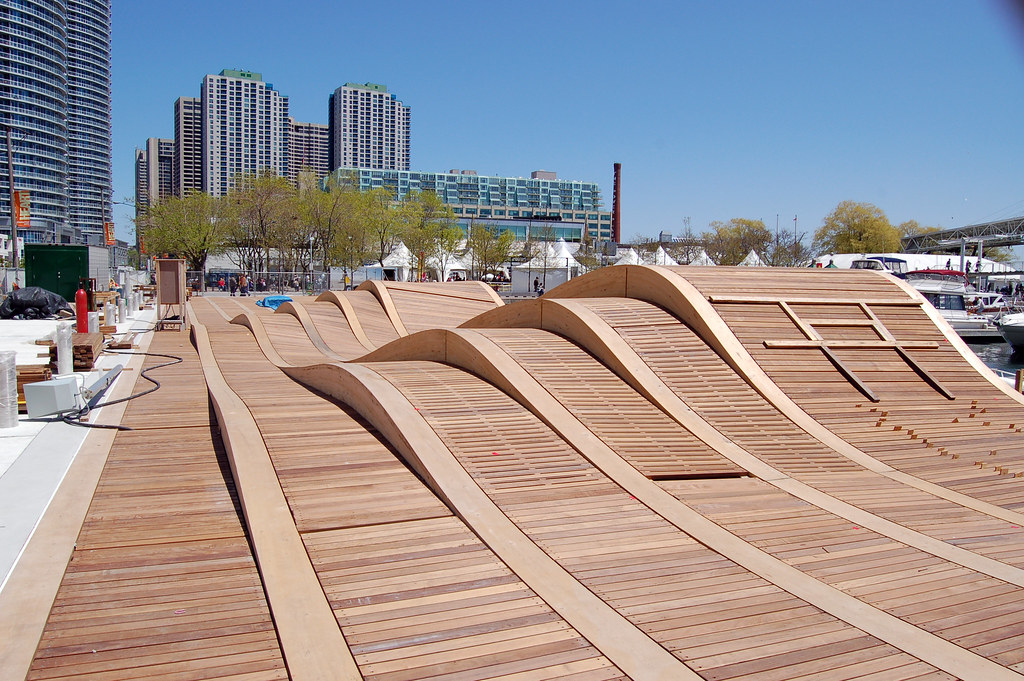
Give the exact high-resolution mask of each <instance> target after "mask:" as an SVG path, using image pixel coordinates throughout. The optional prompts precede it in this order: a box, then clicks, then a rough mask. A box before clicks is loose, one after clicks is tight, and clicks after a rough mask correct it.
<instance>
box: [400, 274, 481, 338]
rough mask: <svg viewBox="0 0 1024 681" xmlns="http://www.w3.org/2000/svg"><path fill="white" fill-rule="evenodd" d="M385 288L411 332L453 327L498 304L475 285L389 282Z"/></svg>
mask: <svg viewBox="0 0 1024 681" xmlns="http://www.w3.org/2000/svg"><path fill="white" fill-rule="evenodd" d="M471 283H473V284H477V283H478V282H471ZM387 291H388V294H389V295H390V296H391V300H392V301H393V302H394V304H395V309H396V310H397V311H398V314H399V316H400V317H401V319H402V323H403V324H404V325H405V328H406V330H408V332H409V333H411V334H412V333H416V332H417V331H423V330H425V329H440V328H445V329H446V328H454V327H456V326H458V325H459V324H462V323H463V322H465V321H466V320H467V319H470V318H472V317H475V316H476V315H478V314H481V313H483V312H487V311H488V310H492V309H494V308H495V307H498V303H497V302H496V301H495V300H494V298H493V297H491V296H487V295H485V293H484V292H483V291H481V290H480V289H479V287H478V286H476V285H474V286H470V287H466V286H460V285H459V284H457V283H454V282H448V283H444V284H415V285H403V284H394V283H391V284H389V285H388V286H387Z"/></svg>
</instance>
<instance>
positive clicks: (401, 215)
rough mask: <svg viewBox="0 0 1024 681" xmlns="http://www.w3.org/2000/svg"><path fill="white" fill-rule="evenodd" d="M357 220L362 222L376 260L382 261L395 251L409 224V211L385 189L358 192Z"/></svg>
mask: <svg viewBox="0 0 1024 681" xmlns="http://www.w3.org/2000/svg"><path fill="white" fill-rule="evenodd" d="M359 196H360V200H359V201H358V202H357V205H358V215H359V217H358V219H360V220H362V221H363V223H364V226H365V228H366V231H367V233H368V234H369V237H370V240H371V242H372V243H373V244H374V247H375V252H374V255H376V257H377V260H384V258H385V257H387V255H388V253H390V252H391V251H393V250H394V249H395V246H396V245H397V244H398V241H399V240H400V239H401V238H402V235H403V234H404V233H405V232H406V230H407V226H408V224H409V220H410V216H409V211H408V210H406V209H404V208H403V206H401V205H400V204H397V203H396V202H395V197H394V193H393V192H392V191H391V190H390V189H387V188H385V187H375V188H373V189H370V190H368V191H364V192H360V195H359Z"/></svg>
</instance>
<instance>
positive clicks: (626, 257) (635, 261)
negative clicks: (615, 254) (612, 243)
mask: <svg viewBox="0 0 1024 681" xmlns="http://www.w3.org/2000/svg"><path fill="white" fill-rule="evenodd" d="M615 264H616V265H640V264H642V263H641V260H640V255H639V254H638V253H637V252H636V251H634V250H633V249H632V248H627V249H626V250H625V251H622V253H620V254H619V259H618V260H616V261H615Z"/></svg>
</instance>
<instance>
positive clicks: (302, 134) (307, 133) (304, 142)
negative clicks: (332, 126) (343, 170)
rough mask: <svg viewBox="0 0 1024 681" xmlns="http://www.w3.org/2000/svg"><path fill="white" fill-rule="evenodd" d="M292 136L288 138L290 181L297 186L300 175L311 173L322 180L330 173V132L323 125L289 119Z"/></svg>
mask: <svg viewBox="0 0 1024 681" xmlns="http://www.w3.org/2000/svg"><path fill="white" fill-rule="evenodd" d="M288 123H289V125H290V126H291V134H290V136H289V138H288V179H289V180H291V182H292V184H295V183H296V181H297V179H298V176H299V173H301V172H303V171H306V170H308V171H310V172H312V173H313V176H314V177H315V178H316V179H317V180H320V179H321V178H322V177H323V176H324V175H326V174H327V173H329V172H330V170H331V169H330V165H329V160H328V155H329V154H328V141H329V138H328V131H327V126H326V125H324V124H322V123H301V122H299V121H297V120H295V119H294V118H289V119H288Z"/></svg>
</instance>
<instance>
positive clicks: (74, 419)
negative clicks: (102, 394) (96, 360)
mask: <svg viewBox="0 0 1024 681" xmlns="http://www.w3.org/2000/svg"><path fill="white" fill-rule="evenodd" d="M104 352H109V353H111V354H114V355H145V356H147V357H166V358H168V359H171V360H173V361H171V362H164V363H163V364H155V365H153V366H151V367H148V368H146V369H143V370H142V371H141V372H140V373H139V376H141V377H142V378H144V379H146V380H147V381H149V382H150V383H152V384H153V387H152V388H148V389H146V390H143V391H142V392H139V393H135V394H134V395H129V396H128V397H122V398H120V399H116V400H111V401H109V402H103V403H101V404H94V405H92V406H89V405H86V406H85V407H82V408H81V409H79V410H78V411H77V412H75V413H73V414H64V415H62V416H61V417H60V418H61V421H63V422H64V423H67V424H69V425H72V426H81V427H83V428H105V429H107V430H133V429H132V428H129V427H128V426H122V425H116V426H115V425H108V424H104V423H88V422H83V421H81V420H78V419H83V418H85V417H86V416H88V415H89V412H91V411H92V410H93V409H99V408H100V407H109V406H111V405H114V404H120V403H122V402H127V401H128V400H134V399H135V398H136V397H142V396H143V395H148V394H150V393H152V392H156V391H157V390H159V389H160V382H159V381H157V380H156V379H155V378H151V377H149V376H147V375H146V374H147V373H149V372H150V371H153V370H154V369H162V368H163V367H169V366H171V365H174V364H180V363H181V362H183V361H185V360H184V359H182V358H181V357H178V356H177V355H167V354H164V353H160V352H141V351H138V350H110V349H109V348H108V349H106V350H104Z"/></svg>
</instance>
